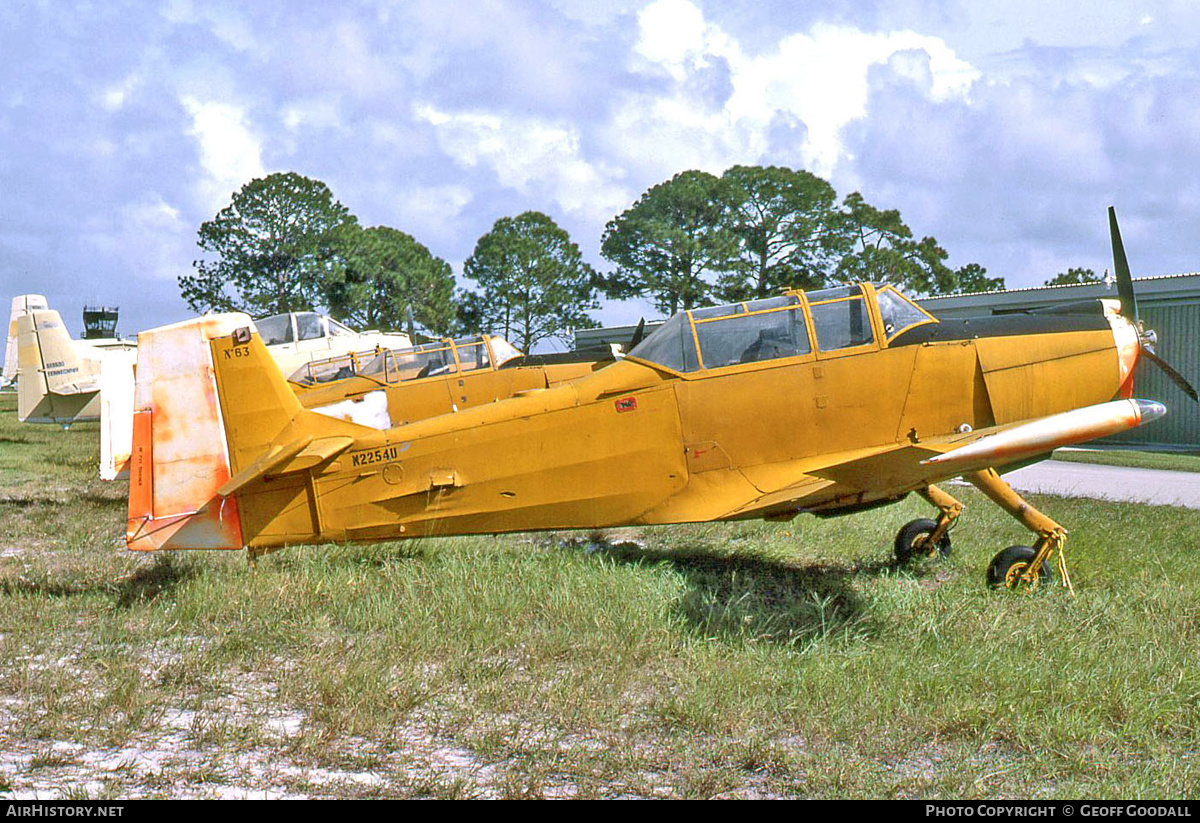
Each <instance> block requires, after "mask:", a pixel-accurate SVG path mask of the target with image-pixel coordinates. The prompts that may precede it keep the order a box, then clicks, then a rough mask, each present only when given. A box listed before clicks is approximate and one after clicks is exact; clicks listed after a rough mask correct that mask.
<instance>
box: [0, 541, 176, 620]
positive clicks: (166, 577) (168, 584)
mask: <svg viewBox="0 0 1200 823" xmlns="http://www.w3.org/2000/svg"><path fill="white" fill-rule="evenodd" d="M194 574H195V567H194V566H192V565H191V564H189V563H186V562H185V561H180V560H178V559H176V558H175V557H173V556H172V555H170V554H161V555H158V556H156V557H155V558H154V563H153V564H151V565H148V566H143V567H142V568H140V569H138V570H137V571H136V572H134V573H133V574H131V575H129V576H128V577H125V578H122V579H121V580H117V581H109V580H96V579H94V578H80V579H78V580H55V579H51V578H50V576H49V575H46V576H44V577H42V578H41V579H33V578H26V577H16V578H8V579H0V596H3V597H15V596H22V595H23V596H32V597H44V598H65V597H79V596H89V595H93V596H94V595H115V596H116V601H115V602H114V603H113V606H114V608H117V609H129V608H131V607H133V606H136V605H138V604H141V603H148V602H151V601H153V600H154V599H155V598H157V597H158V596H159V595H161V594H163V593H164V592H170V591H172V590H173V589H174V588H175V587H176V586H178V585H179V584H180V583H181V582H183V581H184V580H187V579H188V578H189V577H192V576H193V575H194Z"/></svg>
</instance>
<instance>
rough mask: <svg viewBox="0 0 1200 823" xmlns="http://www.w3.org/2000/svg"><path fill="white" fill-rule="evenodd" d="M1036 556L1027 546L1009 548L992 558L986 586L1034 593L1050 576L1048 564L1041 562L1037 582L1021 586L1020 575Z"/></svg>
mask: <svg viewBox="0 0 1200 823" xmlns="http://www.w3.org/2000/svg"><path fill="white" fill-rule="evenodd" d="M1036 556H1037V552H1036V551H1034V550H1033V549H1031V548H1030V547H1029V546H1009V547H1008V548H1007V549H1005V550H1004V551H1002V552H1000V553H999V554H997V555H996V556H995V557H993V558H992V562H991V563H989V564H988V570H987V581H988V585H989V586H991V587H992V588H994V589H1010V590H1016V589H1018V588H1024V589H1026V590H1028V591H1036V590H1037V589H1038V588H1039V587H1040V586H1041V584H1042V582H1043V581H1045V580H1049V579H1050V576H1051V572H1050V564H1049V563H1047V562H1046V561H1044V560H1043V561H1042V573H1041V574H1040V575H1038V579H1037V581H1036V582H1035V583H1034V584H1033V585H1032V586H1028V585H1024V584H1022V581H1021V575H1022V574H1024V572H1025V570H1026V569H1028V568H1029V564H1030V563H1032V562H1033V558H1034V557H1036Z"/></svg>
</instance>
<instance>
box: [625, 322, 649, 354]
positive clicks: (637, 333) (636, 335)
mask: <svg viewBox="0 0 1200 823" xmlns="http://www.w3.org/2000/svg"><path fill="white" fill-rule="evenodd" d="M645 336H646V318H644V317H643V318H642V319H641V320H639V321H638V324H637V329H635V330H634V332H633V340H631V341H630V342H629V350H630V351H632V350H633V347H634V346H636V345H637V344H638V343H641V342H642V338H643V337H645Z"/></svg>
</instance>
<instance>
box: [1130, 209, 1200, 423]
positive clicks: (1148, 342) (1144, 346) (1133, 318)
mask: <svg viewBox="0 0 1200 823" xmlns="http://www.w3.org/2000/svg"><path fill="white" fill-rule="evenodd" d="M1108 229H1109V233H1110V234H1111V235H1112V250H1113V269H1114V272H1115V274H1116V278H1117V295H1118V296H1119V297H1120V299H1121V316H1122V317H1124V318H1125V319H1126V320H1129V321H1130V322H1131V323H1133V325H1134V328H1136V329H1137V333H1138V344H1139V346H1140V348H1141V354H1143V355H1145V356H1146V359H1147V360H1149V361H1150V362H1151V363H1153V364H1154V365H1156V366H1158V367H1159V368H1160V369H1162V372H1163V374H1165V375H1166V376H1167V377H1168V378H1170V380H1171V382H1172V383H1174V384H1175V385H1176V386H1178V387H1179V388H1180V389H1181V390H1182V391H1183V393H1184V394H1186V395H1187V396H1188V397H1190V398H1192V400H1194V401H1196V402H1198V403H1200V396H1197V394H1196V390H1195V389H1194V388H1192V384H1191V383H1189V382H1188V381H1187V378H1185V377H1184V376H1183V375H1182V374H1180V373H1179V372H1178V371H1177V370H1176V369H1175V368H1173V367H1172V366H1171V365H1170V364H1169V363H1167V361H1165V360H1163V359H1162V358H1161V357H1159V356H1158V353H1157V352H1155V351H1154V345H1155V343H1157V342H1158V340H1157V337H1156V336H1155V334H1154V332H1153V331H1151V330H1148V329H1146V328H1144V327H1143V326H1142V323H1141V321H1140V320H1139V319H1138V308H1137V296H1136V295H1135V294H1134V291H1133V275H1132V274H1131V273H1130V271H1129V260H1128V259H1126V257H1125V245H1124V244H1123V243H1122V242H1121V230H1120V228H1118V226H1117V211H1116V209H1114V208H1113V207H1112V206H1109V207H1108Z"/></svg>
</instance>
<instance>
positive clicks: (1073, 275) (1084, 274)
mask: <svg viewBox="0 0 1200 823" xmlns="http://www.w3.org/2000/svg"><path fill="white" fill-rule="evenodd" d="M1100 279H1101V278H1100V275H1098V274H1096V272H1095V271H1094V270H1092V269H1083V268H1073V269H1067V270H1066V271H1060V272H1059V273H1058V274H1056V275H1054V276H1053V277H1051V278H1050V279H1049V280H1047V281H1046V283H1045V285H1047V286H1074V285H1077V284H1079V283H1099V282H1100Z"/></svg>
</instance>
